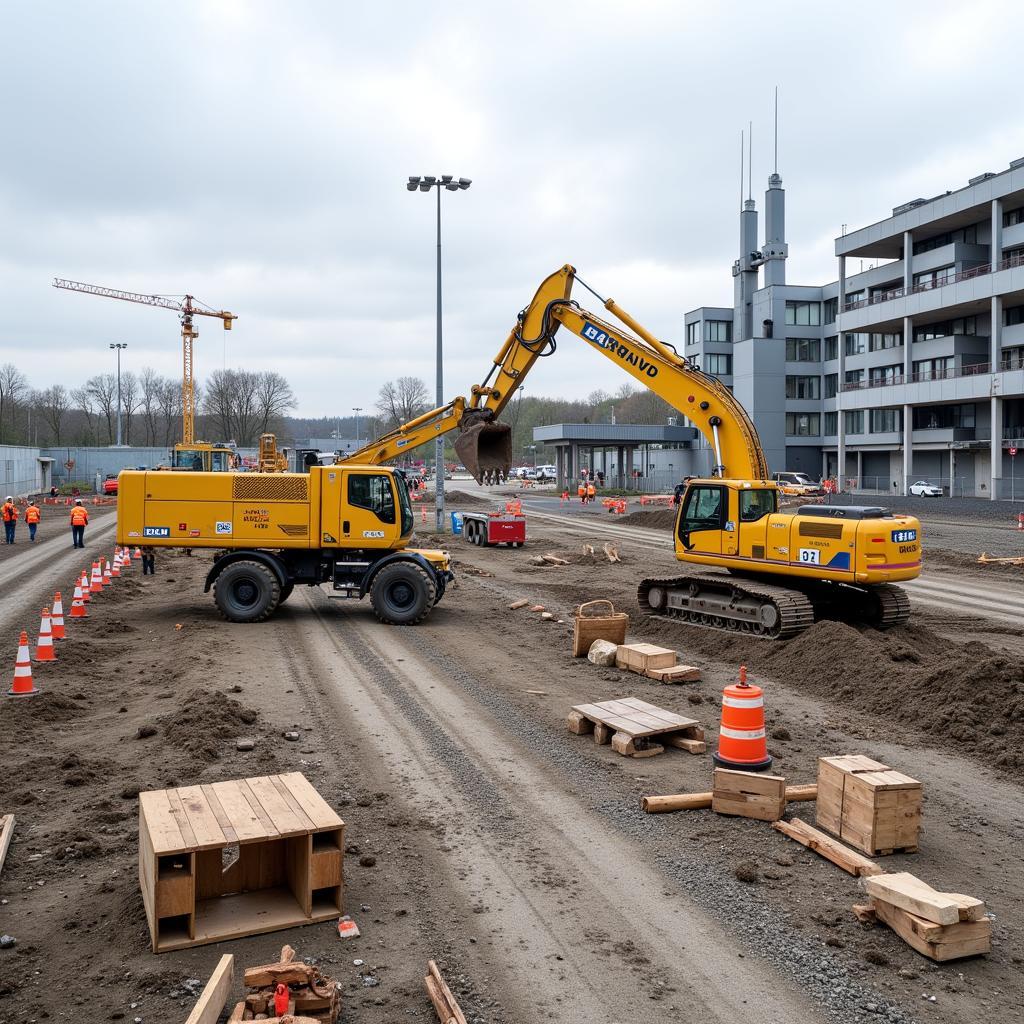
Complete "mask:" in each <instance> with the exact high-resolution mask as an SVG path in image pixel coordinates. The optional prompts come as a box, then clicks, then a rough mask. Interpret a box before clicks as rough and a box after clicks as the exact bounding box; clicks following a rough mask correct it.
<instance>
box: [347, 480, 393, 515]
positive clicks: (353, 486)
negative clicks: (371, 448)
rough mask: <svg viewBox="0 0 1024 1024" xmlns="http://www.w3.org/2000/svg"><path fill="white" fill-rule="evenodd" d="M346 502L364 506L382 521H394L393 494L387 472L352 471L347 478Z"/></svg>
mask: <svg viewBox="0 0 1024 1024" xmlns="http://www.w3.org/2000/svg"><path fill="white" fill-rule="evenodd" d="M348 503H349V504H350V505H352V506H354V507H355V508H365V509H366V510H367V511H369V512H372V513H373V514H374V515H375V516H376V517H377V518H378V519H379V520H380V521H381V522H382V523H391V524H394V522H395V495H394V492H393V491H392V490H391V476H390V474H387V473H353V474H351V475H350V476H349V478H348Z"/></svg>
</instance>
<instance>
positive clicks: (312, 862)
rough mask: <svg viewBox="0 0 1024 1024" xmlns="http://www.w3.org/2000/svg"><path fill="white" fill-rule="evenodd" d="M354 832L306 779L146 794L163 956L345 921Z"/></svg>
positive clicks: (149, 888) (155, 920) (155, 942)
mask: <svg viewBox="0 0 1024 1024" xmlns="http://www.w3.org/2000/svg"><path fill="white" fill-rule="evenodd" d="M344 828H345V823H344V822H343V821H342V820H341V818H339V817H338V815H337V814H335V813H334V811H333V810H331V808H330V807H329V806H328V805H327V803H326V802H325V801H324V800H323V798H322V797H321V796H320V794H319V793H318V792H317V791H316V790H315V789H314V788H313V786H312V785H311V784H310V783H309V780H308V779H306V777H305V776H304V775H302V774H301V773H300V772H290V773H288V774H284V775H268V776H263V777H262V778H253V779H240V780H237V781H231V782H214V783H212V784H210V785H205V786H183V787H181V788H179V789H160V790H153V791H150V792H145V793H140V794H139V883H140V885H141V888H142V899H143V903H144V904H145V907H146V917H147V919H148V921H149V932H150V939H151V942H152V946H153V951H154V952H155V953H163V952H166V951H167V950H171V949H182V948H185V947H187V946H198V945H202V944H203V943H207V942H219V941H221V940H222V939H229V938H238V937H240V936H243V935H256V934H261V933H264V932H272V931H277V930H278V929H281V928H291V927H294V926H295V925H300V924H310V923H312V922H314V921H329V920H332V919H334V918H336V917H337V916H338V915H339V914H340V913H341V912H342V909H343V906H342V857H343V856H344V850H345V842H344Z"/></svg>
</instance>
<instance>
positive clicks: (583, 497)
mask: <svg viewBox="0 0 1024 1024" xmlns="http://www.w3.org/2000/svg"><path fill="white" fill-rule="evenodd" d="M576 494H577V495H578V496H579V499H580V504H581V505H585V504H586V503H587V485H586V484H585V483H584V482H583V481H582V480H581V481H580V485H579V487H577V488H576Z"/></svg>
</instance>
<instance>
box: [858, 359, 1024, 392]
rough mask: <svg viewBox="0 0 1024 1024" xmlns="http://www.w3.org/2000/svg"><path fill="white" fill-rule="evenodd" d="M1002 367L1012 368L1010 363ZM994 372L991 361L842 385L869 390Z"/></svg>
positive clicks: (859, 389)
mask: <svg viewBox="0 0 1024 1024" xmlns="http://www.w3.org/2000/svg"><path fill="white" fill-rule="evenodd" d="M1001 368H1002V369H1010V366H1009V364H1007V365H1006V366H1004V367H1001ZM991 372H992V364H991V363H967V364H965V365H963V366H956V367H954V368H953V369H952V370H939V371H935V372H932V371H922V372H921V373H910V374H899V375H898V376H895V377H886V378H885V379H884V380H882V379H877V378H876V379H874V380H862V381H857V383H846V382H844V383H843V384H842V385H841V387H842V390H843V391H868V390H870V389H871V388H886V387H896V386H897V385H899V384H923V383H925V382H931V381H936V380H953V379H954V378H956V377H976V376H978V375H979V374H986V373H991Z"/></svg>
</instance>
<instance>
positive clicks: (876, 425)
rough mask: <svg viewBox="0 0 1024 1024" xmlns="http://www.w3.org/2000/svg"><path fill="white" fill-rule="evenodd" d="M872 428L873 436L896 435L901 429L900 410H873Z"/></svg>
mask: <svg viewBox="0 0 1024 1024" xmlns="http://www.w3.org/2000/svg"><path fill="white" fill-rule="evenodd" d="M870 427H871V433H872V434H895V433H896V431H897V430H899V429H900V410H899V409H872V410H871V417H870Z"/></svg>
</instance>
